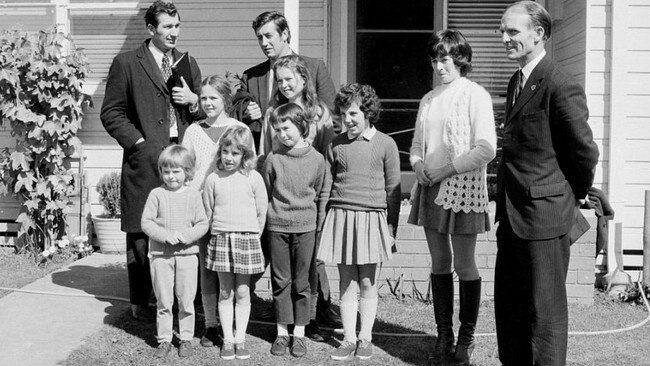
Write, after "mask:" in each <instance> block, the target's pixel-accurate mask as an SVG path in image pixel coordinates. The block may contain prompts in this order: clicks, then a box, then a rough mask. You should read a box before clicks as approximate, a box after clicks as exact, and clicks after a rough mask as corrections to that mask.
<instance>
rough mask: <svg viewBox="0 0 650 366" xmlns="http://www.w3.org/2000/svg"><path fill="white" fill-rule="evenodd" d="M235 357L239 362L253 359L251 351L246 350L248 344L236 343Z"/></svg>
mask: <svg viewBox="0 0 650 366" xmlns="http://www.w3.org/2000/svg"><path fill="white" fill-rule="evenodd" d="M235 357H236V358H237V359H238V360H247V359H249V358H251V351H249V350H248V349H247V348H246V343H244V342H242V343H235Z"/></svg>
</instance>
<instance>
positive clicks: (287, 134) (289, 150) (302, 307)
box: [263, 103, 327, 357]
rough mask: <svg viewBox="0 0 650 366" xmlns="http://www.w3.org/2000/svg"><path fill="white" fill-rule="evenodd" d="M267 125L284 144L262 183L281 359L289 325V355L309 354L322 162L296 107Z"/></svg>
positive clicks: (276, 349)
mask: <svg viewBox="0 0 650 366" xmlns="http://www.w3.org/2000/svg"><path fill="white" fill-rule="evenodd" d="M270 123H271V125H272V126H273V129H274V130H275V136H276V137H277V138H278V139H279V141H280V143H281V144H282V145H281V146H280V147H279V148H278V149H277V150H276V151H274V152H272V153H270V154H269V155H268V157H267V159H266V161H265V162H264V168H263V178H264V183H266V188H267V191H268V195H269V197H270V202H269V209H268V213H267V227H266V229H267V236H268V243H269V253H270V261H271V284H272V287H273V300H274V303H275V318H276V323H277V337H276V339H275V341H274V342H273V345H272V347H271V353H272V354H274V355H276V356H280V355H284V354H285V353H286V351H287V347H288V346H289V341H290V337H289V330H288V326H289V325H290V324H293V325H294V327H293V342H292V343H291V354H292V355H293V356H295V357H302V356H304V355H305V354H306V353H307V344H306V342H305V326H306V325H307V324H309V322H310V313H311V309H310V308H311V307H310V302H311V300H310V297H311V288H310V283H309V271H310V268H311V265H312V260H313V255H314V247H315V238H316V232H317V230H320V228H321V226H322V223H323V220H324V218H325V203H326V201H327V199H326V197H323V193H324V192H323V185H324V183H325V177H326V175H325V159H324V158H323V156H322V155H321V154H320V153H319V152H317V151H316V149H314V147H312V146H311V145H309V143H308V142H307V141H305V138H306V137H307V135H308V134H309V121H308V120H307V119H306V118H305V115H304V111H303V109H302V108H300V106H299V105H297V104H295V103H287V104H284V105H281V106H280V107H278V108H276V109H274V110H273V112H272V113H271V117H270Z"/></svg>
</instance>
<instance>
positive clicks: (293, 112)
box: [269, 103, 309, 137]
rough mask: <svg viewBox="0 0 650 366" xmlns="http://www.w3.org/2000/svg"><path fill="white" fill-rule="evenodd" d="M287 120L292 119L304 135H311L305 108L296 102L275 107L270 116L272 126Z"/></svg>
mask: <svg viewBox="0 0 650 366" xmlns="http://www.w3.org/2000/svg"><path fill="white" fill-rule="evenodd" d="M286 120H289V121H291V123H293V124H294V126H296V128H298V131H300V135H301V136H302V137H307V135H309V121H308V120H307V119H306V118H305V112H304V111H303V109H302V108H301V107H300V106H299V105H297V104H296V103H287V104H283V105H281V106H279V107H277V108H275V109H274V110H273V112H271V116H270V118H269V122H271V126H275V125H277V124H279V123H281V122H284V121H286Z"/></svg>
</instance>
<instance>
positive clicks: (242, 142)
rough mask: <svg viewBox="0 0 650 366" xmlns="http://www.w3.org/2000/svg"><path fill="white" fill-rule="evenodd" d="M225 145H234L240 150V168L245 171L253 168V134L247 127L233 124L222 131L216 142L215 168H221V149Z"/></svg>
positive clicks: (254, 157)
mask: <svg viewBox="0 0 650 366" xmlns="http://www.w3.org/2000/svg"><path fill="white" fill-rule="evenodd" d="M225 147H234V148H236V149H237V150H239V151H241V153H242V159H241V169H242V170H244V171H245V172H246V173H247V172H250V171H251V170H253V169H254V168H255V160H256V156H255V152H254V151H253V136H252V135H251V131H250V130H249V129H248V127H244V126H240V125H233V126H230V127H228V129H227V130H226V132H224V133H223V135H222V136H221V138H220V139H219V143H218V144H217V155H216V157H215V162H216V164H217V169H219V170H223V163H221V150H222V149H223V148H225Z"/></svg>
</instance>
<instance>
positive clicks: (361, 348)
mask: <svg viewBox="0 0 650 366" xmlns="http://www.w3.org/2000/svg"><path fill="white" fill-rule="evenodd" d="M354 355H355V356H356V357H357V358H358V359H360V360H367V359H369V358H370V357H372V343H370V341H367V340H365V339H359V340H358V341H357V350H356V351H355V352H354Z"/></svg>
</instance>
